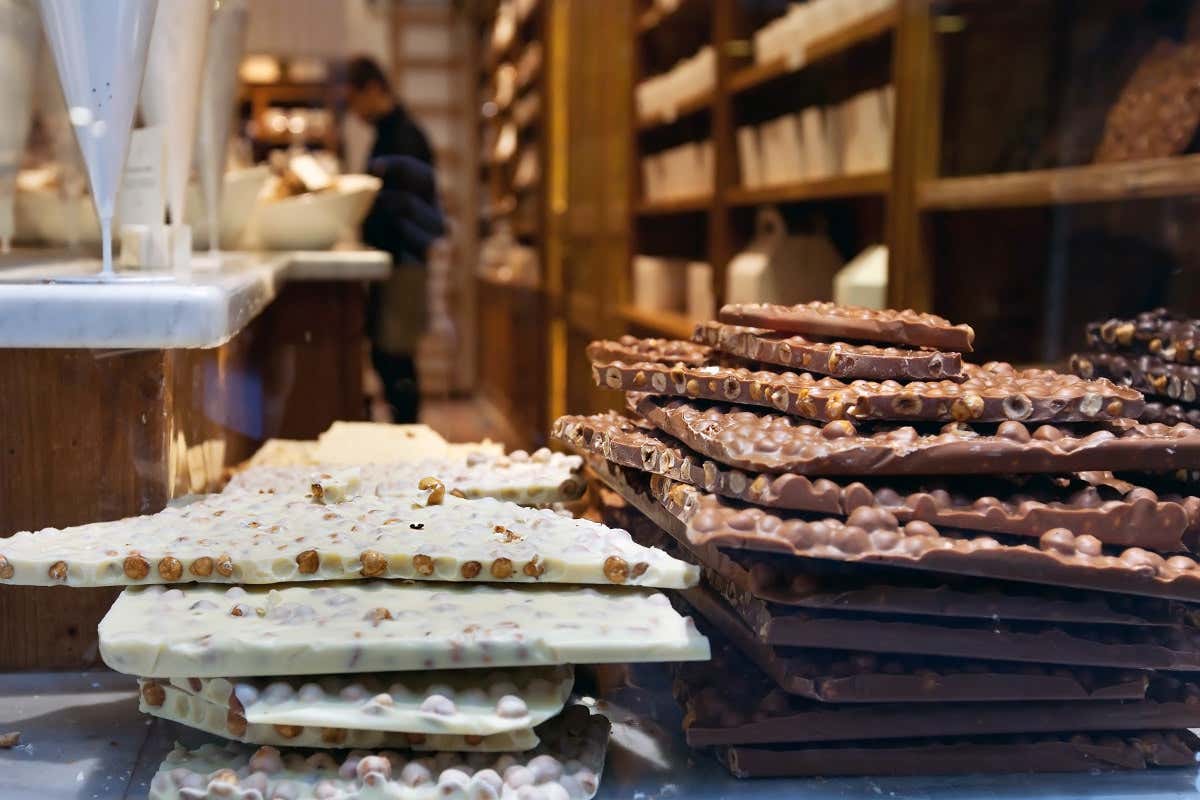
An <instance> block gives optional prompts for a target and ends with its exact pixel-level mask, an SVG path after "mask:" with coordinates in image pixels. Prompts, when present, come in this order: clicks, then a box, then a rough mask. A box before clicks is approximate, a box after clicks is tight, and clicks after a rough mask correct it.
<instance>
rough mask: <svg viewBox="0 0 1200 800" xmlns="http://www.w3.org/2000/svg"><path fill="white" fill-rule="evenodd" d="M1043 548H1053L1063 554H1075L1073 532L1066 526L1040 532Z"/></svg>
mask: <svg viewBox="0 0 1200 800" xmlns="http://www.w3.org/2000/svg"><path fill="white" fill-rule="evenodd" d="M1040 544H1041V546H1042V549H1043V550H1054V551H1056V552H1059V553H1062V554H1063V555H1065V556H1071V555H1075V534H1073V533H1071V532H1070V531H1069V530H1067V529H1066V528H1051V529H1050V530H1048V531H1046V532H1045V533H1043V534H1042V537H1041V540H1040Z"/></svg>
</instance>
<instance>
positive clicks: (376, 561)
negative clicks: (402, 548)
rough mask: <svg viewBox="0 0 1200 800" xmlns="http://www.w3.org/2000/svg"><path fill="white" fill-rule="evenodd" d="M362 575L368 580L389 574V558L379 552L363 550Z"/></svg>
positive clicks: (360, 558) (361, 559) (360, 557)
mask: <svg viewBox="0 0 1200 800" xmlns="http://www.w3.org/2000/svg"><path fill="white" fill-rule="evenodd" d="M358 558H359V561H360V562H361V563H362V574H363V577H366V578H377V577H379V576H380V575H382V574H383V573H385V572H387V558H386V557H385V556H384V555H383V554H382V553H380V552H379V551H378V550H363V551H362V555H360V556H359V557H358Z"/></svg>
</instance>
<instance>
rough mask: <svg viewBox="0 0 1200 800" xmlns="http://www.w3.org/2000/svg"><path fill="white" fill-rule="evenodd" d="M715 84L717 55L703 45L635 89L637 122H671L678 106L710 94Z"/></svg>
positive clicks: (710, 46)
mask: <svg viewBox="0 0 1200 800" xmlns="http://www.w3.org/2000/svg"><path fill="white" fill-rule="evenodd" d="M716 85H717V54H716V51H714V50H713V48H712V45H705V46H704V47H701V48H700V49H699V50H697V51H696V53H695V54H694V55H691V56H689V57H688V58H684V59H681V60H680V61H679V63H678V64H676V65H675V66H673V67H671V69H669V70H667V71H666V72H663V73H661V74H659V75H654V76H651V77H649V78H646V79H645V80H643V81H642V82H641V83H639V84H638V85H637V87H636V88H635V89H634V101H635V103H636V107H637V117H638V120H639V121H640V122H643V123H648V122H654V121H661V122H671V121H672V120H674V119H675V117H676V116H677V114H678V110H679V108H680V106H683V105H686V104H687V103H688V102H690V101H695V100H698V99H700V98H702V97H704V96H705V95H707V94H709V93H711V92H712V91H713V89H715V88H716Z"/></svg>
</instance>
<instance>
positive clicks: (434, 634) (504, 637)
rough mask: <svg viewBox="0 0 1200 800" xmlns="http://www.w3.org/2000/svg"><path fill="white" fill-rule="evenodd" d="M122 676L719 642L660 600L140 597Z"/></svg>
mask: <svg viewBox="0 0 1200 800" xmlns="http://www.w3.org/2000/svg"><path fill="white" fill-rule="evenodd" d="M100 655H101V657H102V658H103V659H104V663H106V664H107V665H108V666H109V667H111V668H112V669H114V670H116V671H117V672H123V673H126V674H129V675H137V676H144V677H151V678H170V677H172V676H176V675H188V676H192V677H197V678H220V677H224V676H227V675H328V674H334V675H337V674H343V673H351V672H388V671H404V670H441V669H468V668H472V667H485V666H486V667H528V666H544V665H550V664H609V663H625V662H635V661H704V660H707V659H708V657H709V648H708V640H707V639H705V638H704V637H703V636H702V635H701V634H700V633H699V632H698V631H697V630H696V627H695V625H694V624H693V622H692V620H691V619H690V618H688V617H684V616H681V615H680V614H679V613H678V612H677V611H675V609H674V608H672V607H671V604H670V602H669V601H668V600H667V598H666V596H665V595H663V594H660V593H658V592H654V591H650V590H647V589H632V588H622V589H618V588H604V589H598V588H591V587H578V586H571V587H566V586H545V585H543V586H521V587H514V586H493V585H486V584H463V583H443V584H441V585H438V586H431V585H427V584H426V585H422V584H420V583H413V582H408V581H370V582H362V583H333V584H321V585H317V586H310V585H303V584H293V585H288V586H279V587H268V586H252V587H246V588H243V587H240V586H234V587H228V588H226V587H222V586H211V585H194V586H184V587H179V588H173V589H166V588H164V587H161V586H148V587H144V588H131V589H126V590H125V591H124V592H122V593H121V595H120V596H119V597H118V598H117V601H116V602H115V603H114V604H113V606H112V608H111V609H109V611H108V614H107V615H105V617H104V619H103V620H101V621H100Z"/></svg>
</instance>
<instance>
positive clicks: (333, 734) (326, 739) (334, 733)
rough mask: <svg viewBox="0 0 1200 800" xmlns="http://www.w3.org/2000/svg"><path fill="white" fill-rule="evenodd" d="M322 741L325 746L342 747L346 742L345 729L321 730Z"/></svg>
mask: <svg viewBox="0 0 1200 800" xmlns="http://www.w3.org/2000/svg"><path fill="white" fill-rule="evenodd" d="M321 741H322V742H323V743H324V744H332V745H341V744H344V743H345V741H346V729H345V728H321Z"/></svg>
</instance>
